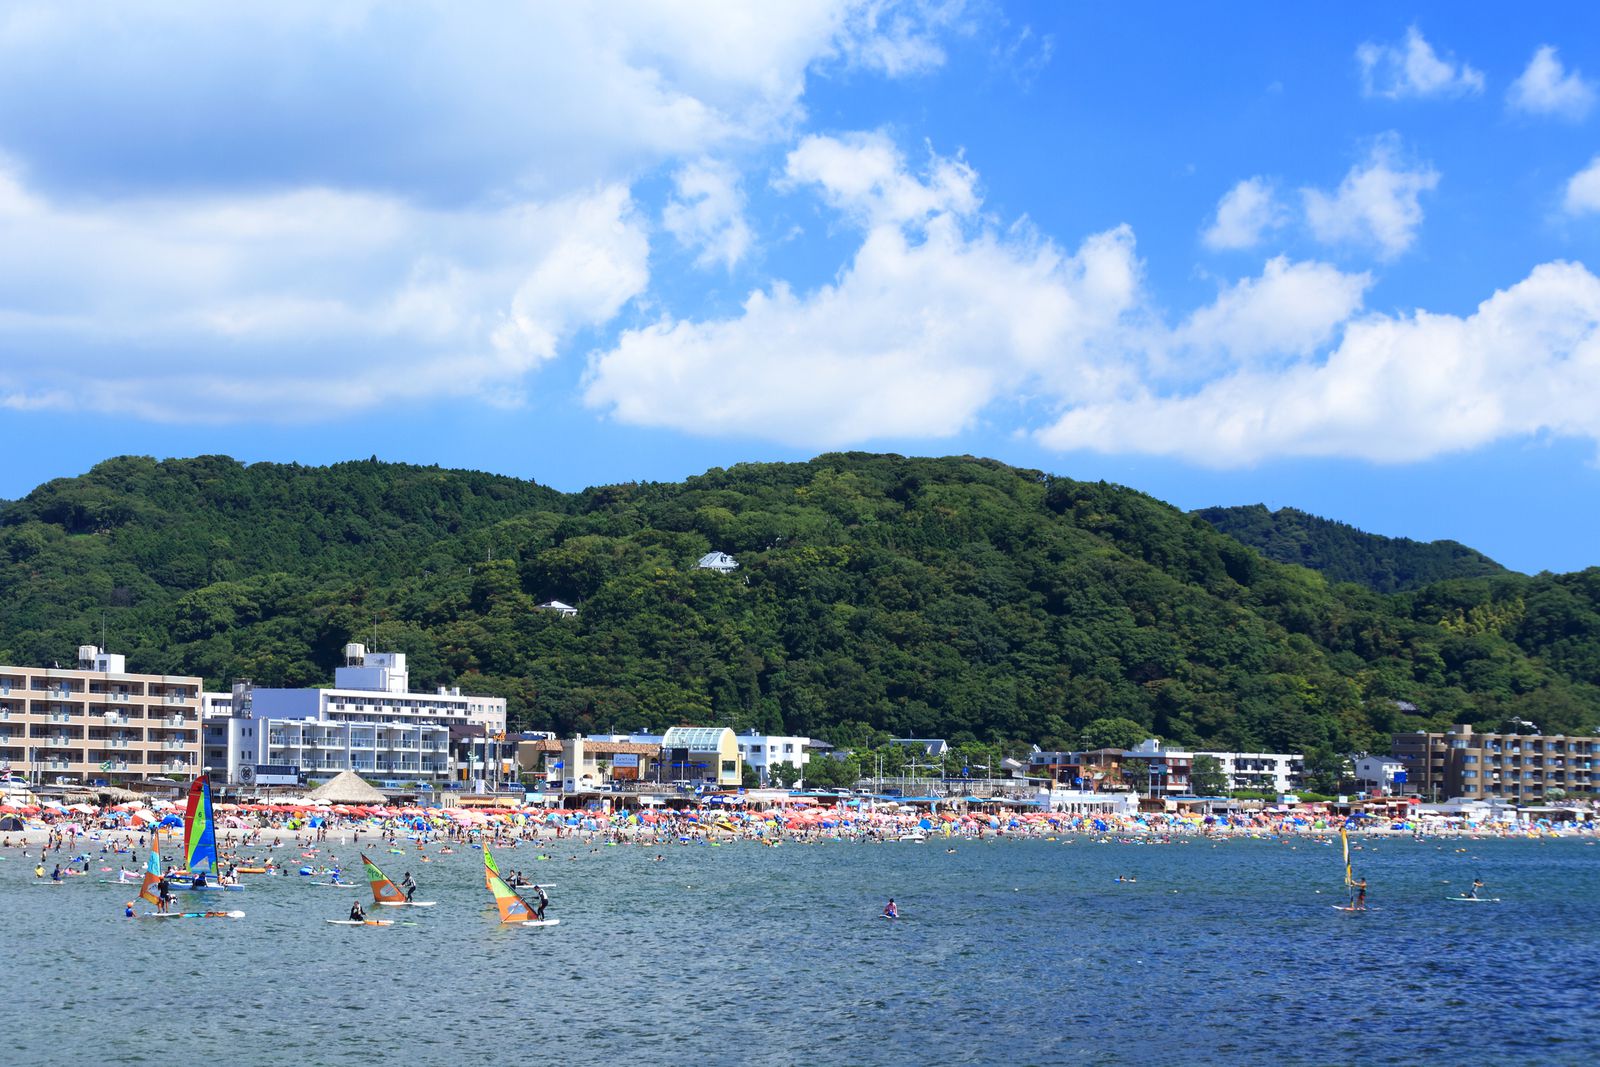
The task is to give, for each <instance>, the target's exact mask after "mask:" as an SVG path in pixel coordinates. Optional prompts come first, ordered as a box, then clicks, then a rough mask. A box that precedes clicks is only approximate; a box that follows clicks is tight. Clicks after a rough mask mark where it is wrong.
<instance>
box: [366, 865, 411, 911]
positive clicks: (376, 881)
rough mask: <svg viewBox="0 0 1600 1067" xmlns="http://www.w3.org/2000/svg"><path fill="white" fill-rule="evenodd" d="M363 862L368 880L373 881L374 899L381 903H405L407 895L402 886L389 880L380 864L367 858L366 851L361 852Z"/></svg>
mask: <svg viewBox="0 0 1600 1067" xmlns="http://www.w3.org/2000/svg"><path fill="white" fill-rule="evenodd" d="M361 863H362V865H363V866H364V867H366V869H367V881H369V882H371V883H372V899H373V900H375V901H377V902H378V903H379V904H404V903H405V902H406V895H405V894H404V893H402V892H401V891H400V887H399V886H397V885H395V884H394V883H393V882H391V881H389V879H388V878H387V877H385V876H384V873H383V872H382V871H380V870H378V865H377V864H376V863H373V862H372V861H371V860H369V859H367V856H366V853H362V854H361Z"/></svg>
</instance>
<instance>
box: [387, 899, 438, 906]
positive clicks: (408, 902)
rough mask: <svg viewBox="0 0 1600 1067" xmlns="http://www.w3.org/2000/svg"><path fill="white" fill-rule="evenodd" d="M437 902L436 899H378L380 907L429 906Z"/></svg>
mask: <svg viewBox="0 0 1600 1067" xmlns="http://www.w3.org/2000/svg"><path fill="white" fill-rule="evenodd" d="M437 903H439V902H438V901H437V900H380V901H378V902H377V904H378V907H380V908H431V907H433V906H434V905H435V904H437Z"/></svg>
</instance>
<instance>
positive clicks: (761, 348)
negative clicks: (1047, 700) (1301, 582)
mask: <svg viewBox="0 0 1600 1067" xmlns="http://www.w3.org/2000/svg"><path fill="white" fill-rule="evenodd" d="M787 173H788V179H789V181H791V182H793V183H796V184H799V183H804V184H806V185H808V186H814V187H816V188H817V189H818V191H819V192H820V193H821V194H822V196H823V197H824V199H825V200H827V201H828V202H829V203H831V204H833V205H834V206H835V207H836V208H837V209H838V210H840V211H841V212H843V213H844V214H845V215H846V216H847V217H849V218H851V219H853V220H855V221H856V222H858V223H859V225H860V226H861V227H862V228H863V230H864V237H863V240H862V244H861V246H860V248H859V250H858V251H857V252H856V255H855V258H854V260H853V261H852V262H851V263H850V265H849V266H848V267H847V268H846V269H845V270H844V271H843V272H842V273H841V274H840V276H839V278H838V279H837V281H836V282H835V283H834V284H832V285H827V286H823V287H822V288H820V289H818V290H817V291H815V292H812V293H807V294H797V293H794V292H792V291H791V290H790V289H789V288H788V287H787V286H785V285H783V284H781V283H780V284H775V285H773V286H772V287H771V288H770V289H768V290H764V291H758V292H754V293H752V294H751V295H750V296H749V297H748V299H747V300H746V301H745V304H744V307H743V310H742V313H741V314H739V315H738V316H736V317H732V318H727V319H721V320H713V321H704V322H693V321H679V320H673V319H670V318H668V319H663V320H662V321H660V322H657V323H655V324H654V325H651V326H648V327H645V328H643V329H637V330H629V331H627V332H625V333H624V334H622V336H621V337H620V338H619V339H618V341H617V343H616V344H615V346H614V347H612V348H611V349H610V350H609V351H606V352H603V353H600V354H598V355H597V356H596V357H595V358H594V361H593V363H592V364H591V368H590V375H589V381H588V384H587V388H586V393H585V397H586V400H587V401H588V403H589V404H590V405H591V406H594V407H598V408H602V409H605V410H608V411H609V412H611V413H612V414H613V415H614V417H616V418H617V419H619V420H621V421H624V422H630V423H635V424H639V425H647V426H664V427H671V428H674V429H678V430H682V431H685V432H689V433H698V434H742V435H750V436H755V437H762V438H767V439H772V440H778V441H783V442H788V443H793V444H800V445H824V446H828V445H841V444H846V443H852V442H859V441H866V440H871V439H875V438H884V437H906V436H910V437H927V436H947V435H950V434H953V433H956V432H958V431H960V430H961V429H962V428H963V427H966V426H969V425H971V424H972V423H973V421H974V420H975V419H977V418H978V417H979V415H980V413H981V412H982V411H983V409H984V408H985V407H986V406H988V405H989V404H990V403H992V402H993V401H995V400H996V399H998V398H1000V397H1001V396H1006V395H1011V394H1012V393H1014V392H1015V391H1017V390H1021V389H1025V388H1038V389H1043V390H1046V391H1048V392H1049V393H1050V395H1058V396H1063V397H1067V398H1071V399H1074V400H1089V399H1092V398H1095V397H1106V396H1111V395H1114V394H1115V391H1116V390H1117V389H1118V388H1119V387H1120V386H1121V385H1122V384H1124V382H1125V377H1124V376H1125V375H1126V373H1127V371H1126V369H1125V368H1124V367H1122V365H1121V364H1120V362H1119V361H1118V360H1116V359H1114V358H1108V354H1109V353H1110V352H1112V351H1114V350H1116V349H1117V347H1118V346H1117V345H1116V344H1114V343H1113V342H1112V338H1113V337H1114V336H1115V335H1116V334H1117V333H1118V332H1119V331H1121V330H1122V329H1124V328H1125V326H1126V319H1127V317H1128V316H1129V315H1130V314H1131V313H1132V312H1134V311H1135V310H1136V305H1137V302H1138V299H1139V289H1140V285H1139V265H1138V263H1137V261H1136V259H1135V258H1134V252H1133V238H1132V234H1131V232H1129V231H1128V230H1127V229H1126V228H1119V229H1116V230H1112V231H1109V232H1107V233H1102V234H1098V235H1096V236H1094V237H1091V238H1089V239H1088V240H1087V241H1085V242H1084V243H1083V245H1082V247H1080V248H1079V249H1078V251H1077V252H1076V253H1074V254H1071V255H1068V254H1065V253H1063V252H1061V251H1060V250H1059V249H1057V248H1056V247H1055V246H1054V245H1053V244H1051V243H1050V242H1048V241H1043V240H1040V239H1038V238H1036V237H1034V236H1032V235H1031V234H1030V233H1028V232H1026V230H1025V229H1023V228H1013V229H1012V230H1011V231H1008V232H1004V233H1000V232H996V231H994V230H993V229H992V228H991V227H989V226H988V225H986V224H984V223H983V222H982V220H981V219H979V218H978V216H977V210H978V207H979V203H978V201H977V198H976V196H975V194H974V193H973V185H974V175H973V174H972V172H971V170H970V168H967V167H966V166H965V165H963V164H961V163H959V162H957V161H953V160H949V159H943V158H939V157H933V158H932V159H931V160H930V162H929V164H928V166H927V167H926V168H925V170H924V172H923V174H922V175H921V176H920V177H918V176H916V175H913V174H912V173H910V171H909V170H908V169H907V167H906V164H905V160H904V159H903V158H902V157H900V156H899V154H898V153H897V152H895V150H894V149H893V146H892V145H890V144H889V143H888V142H887V140H886V139H884V138H882V137H880V136H877V135H861V136H853V137H848V138H842V139H833V138H808V139H807V140H806V141H805V142H803V143H802V144H801V145H800V146H799V147H798V148H797V149H796V150H795V151H794V152H793V153H791V155H790V158H789V165H788V171H787Z"/></svg>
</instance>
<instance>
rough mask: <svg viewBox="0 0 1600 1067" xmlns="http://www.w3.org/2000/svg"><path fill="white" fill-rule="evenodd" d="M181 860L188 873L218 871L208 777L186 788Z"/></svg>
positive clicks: (215, 824)
mask: <svg viewBox="0 0 1600 1067" xmlns="http://www.w3.org/2000/svg"><path fill="white" fill-rule="evenodd" d="M183 862H184V864H185V865H186V866H187V867H188V868H189V873H190V874H199V873H200V872H201V871H204V872H205V873H206V874H207V875H215V874H216V873H217V823H216V820H215V818H213V813H212V807H211V779H210V778H208V777H206V776H205V775H203V774H202V775H201V776H200V777H198V778H196V779H195V780H194V784H193V785H191V786H190V787H189V807H188V808H187V809H186V810H185V811H184V813H183Z"/></svg>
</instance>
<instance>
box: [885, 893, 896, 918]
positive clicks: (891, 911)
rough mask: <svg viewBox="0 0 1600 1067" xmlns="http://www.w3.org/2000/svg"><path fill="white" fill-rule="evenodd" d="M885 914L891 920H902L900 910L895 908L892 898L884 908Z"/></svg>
mask: <svg viewBox="0 0 1600 1067" xmlns="http://www.w3.org/2000/svg"><path fill="white" fill-rule="evenodd" d="M883 914H884V917H885V918H889V919H898V918H900V909H899V908H897V907H896V906H895V903H894V897H890V898H889V903H887V904H885V905H884V906H883Z"/></svg>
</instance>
